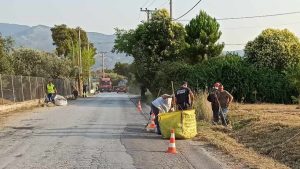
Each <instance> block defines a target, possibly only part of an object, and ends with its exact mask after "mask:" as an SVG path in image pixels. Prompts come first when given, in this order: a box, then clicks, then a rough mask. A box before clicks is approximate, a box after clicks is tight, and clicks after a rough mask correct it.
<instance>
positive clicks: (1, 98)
mask: <svg viewBox="0 0 300 169" xmlns="http://www.w3.org/2000/svg"><path fill="white" fill-rule="evenodd" d="M53 83H54V85H55V87H56V90H57V93H58V94H59V95H62V96H68V95H71V94H72V85H74V81H73V80H69V79H54V80H53ZM46 85H47V79H45V78H42V77H31V76H14V75H1V74H0V105H4V104H13V103H16V102H23V101H28V100H33V99H44V98H45V94H46Z"/></svg>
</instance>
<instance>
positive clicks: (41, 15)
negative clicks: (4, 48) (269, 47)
mask: <svg viewBox="0 0 300 169" xmlns="http://www.w3.org/2000/svg"><path fill="white" fill-rule="evenodd" d="M196 2H198V0H173V16H174V18H176V17H178V16H180V15H182V14H183V13H185V12H186V11H187V10H189V9H190V8H191V7H192V6H193V5H194V4H195V3H196ZM141 7H143V8H146V7H147V8H149V9H153V8H163V7H165V8H168V0H1V5H0V23H16V24H24V25H30V26H35V25H39V24H42V25H47V26H53V25H55V24H62V23H65V24H67V25H68V26H70V27H76V26H80V27H82V28H83V29H85V30H87V31H90V32H92V31H93V32H101V33H105V34H113V33H114V28H115V27H119V28H124V29H130V28H135V27H136V25H137V24H139V23H140V21H141V20H145V19H146V14H145V13H143V12H140V8H141ZM201 9H203V10H205V11H206V12H207V13H208V14H210V15H211V16H213V17H215V18H226V17H239V16H253V15H264V14H276V13H287V12H295V11H300V0H203V1H202V2H201V3H200V4H199V5H198V6H197V7H196V8H195V9H194V10H193V11H192V12H190V13H189V14H188V15H186V16H185V17H184V18H182V19H184V20H188V19H191V18H193V17H195V16H196V14H198V13H199V10H201ZM182 23H186V22H185V21H182ZM219 23H220V25H221V31H222V32H223V35H222V38H221V40H220V41H221V42H225V43H228V44H245V43H246V42H247V41H249V40H253V39H254V38H255V37H256V36H257V35H258V34H259V33H260V32H261V31H262V30H263V29H265V28H268V27H272V28H280V29H282V28H288V29H289V30H291V31H292V32H294V33H295V34H296V35H297V36H300V14H294V15H286V16H277V17H268V18H258V19H244V20H229V21H219ZM242 48H243V46H242V45H237V46H236V45H228V46H226V48H225V50H236V49H242Z"/></svg>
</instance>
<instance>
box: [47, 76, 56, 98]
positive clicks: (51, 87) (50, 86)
mask: <svg viewBox="0 0 300 169" xmlns="http://www.w3.org/2000/svg"><path fill="white" fill-rule="evenodd" d="M55 93H56V88H55V86H54V84H53V83H52V79H49V81H48V84H47V97H48V101H49V102H53V101H54V98H53V97H54V94H55Z"/></svg>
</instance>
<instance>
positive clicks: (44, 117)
mask: <svg viewBox="0 0 300 169" xmlns="http://www.w3.org/2000/svg"><path fill="white" fill-rule="evenodd" d="M146 123H147V121H146V119H145V117H144V116H143V115H142V114H140V113H138V112H137V110H136V107H135V105H134V104H133V103H132V102H131V101H130V100H129V97H128V95H126V94H115V93H101V94H100V95H98V96H95V97H90V98H85V99H78V100H76V101H71V102H70V103H69V105H68V106H65V107H46V108H37V109H34V110H31V111H30V112H29V113H26V115H23V116H21V117H19V118H16V119H15V120H14V121H12V122H10V123H9V124H6V127H5V128H4V129H2V130H0V168H7V169H27V168H36V169H56V168H101V169H102V168H111V169H118V168H128V169H133V168H141V169H146V168H149V169H150V168H151V169H152V168H166V169H167V168H170V169H173V168H182V169H186V168H203V169H219V168H228V167H227V166H226V165H224V164H222V163H221V162H219V161H218V160H216V158H215V157H212V156H211V155H210V154H209V153H208V152H207V151H206V150H205V149H204V148H203V147H201V145H200V144H198V143H197V142H193V141H188V140H179V141H178V140H176V141H177V142H176V146H177V151H178V152H179V153H178V154H176V155H174V154H168V153H165V151H166V150H167V148H168V142H169V140H164V139H161V138H160V136H158V135H156V134H155V133H148V132H146V131H145V130H144V126H145V124H146Z"/></svg>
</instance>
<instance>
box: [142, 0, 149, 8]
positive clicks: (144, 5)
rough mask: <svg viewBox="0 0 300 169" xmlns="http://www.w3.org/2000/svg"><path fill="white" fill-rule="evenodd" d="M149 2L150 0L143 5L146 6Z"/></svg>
mask: <svg viewBox="0 0 300 169" xmlns="http://www.w3.org/2000/svg"><path fill="white" fill-rule="evenodd" d="M149 2H150V0H147V1H146V2H145V3H144V4H143V5H142V7H144V6H146V5H147V4H148V3H149Z"/></svg>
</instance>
